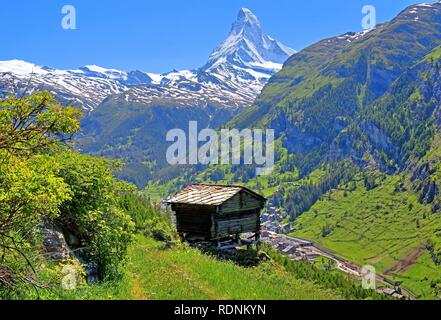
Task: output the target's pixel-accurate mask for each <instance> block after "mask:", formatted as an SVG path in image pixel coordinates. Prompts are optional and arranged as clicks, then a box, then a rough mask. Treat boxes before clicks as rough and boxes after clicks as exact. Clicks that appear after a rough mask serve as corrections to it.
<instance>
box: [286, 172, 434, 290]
mask: <svg viewBox="0 0 441 320" xmlns="http://www.w3.org/2000/svg"><path fill="white" fill-rule="evenodd" d="M403 181H404V183H403ZM376 182H377V183H378V184H379V186H378V187H376V188H374V189H371V190H367V189H366V188H365V187H364V184H363V183H362V181H359V182H357V184H356V189H355V190H353V191H350V190H349V189H347V188H345V187H342V188H341V189H339V190H334V191H332V192H331V193H329V194H327V195H325V196H323V197H322V199H321V200H320V201H318V202H317V203H316V204H315V205H314V206H313V207H312V208H311V209H310V210H309V211H307V212H306V213H305V214H303V215H302V216H301V217H299V218H298V219H297V221H296V225H295V228H296V231H295V233H294V235H296V236H300V237H304V238H307V239H311V240H315V241H316V242H317V243H318V244H320V245H321V246H323V247H326V248H329V249H331V250H334V251H335V252H336V253H337V254H338V255H340V256H342V257H344V258H346V259H348V260H351V261H354V262H356V263H357V264H359V265H367V264H368V265H373V266H375V267H376V268H377V271H378V272H380V273H384V274H386V275H387V276H388V277H389V278H392V279H396V280H398V281H403V286H404V287H407V288H409V289H411V290H412V291H413V292H414V293H415V294H416V295H419V296H421V297H422V298H435V297H436V291H434V290H433V289H432V288H431V285H432V282H433V281H435V282H436V281H437V279H439V278H440V276H439V275H440V274H441V273H440V272H441V266H436V265H435V263H434V262H433V261H432V259H431V257H430V254H429V251H428V250H427V249H426V245H427V243H428V241H429V240H431V239H433V237H434V235H435V234H436V232H437V231H438V230H439V229H440V228H441V219H440V217H439V214H436V213H432V211H431V207H430V206H427V205H422V204H420V203H419V201H418V195H417V194H413V193H412V192H411V191H409V190H408V188H409V186H408V185H406V184H407V183H405V180H404V178H403V176H384V177H382V178H377V181H376ZM351 187H353V186H351Z"/></svg>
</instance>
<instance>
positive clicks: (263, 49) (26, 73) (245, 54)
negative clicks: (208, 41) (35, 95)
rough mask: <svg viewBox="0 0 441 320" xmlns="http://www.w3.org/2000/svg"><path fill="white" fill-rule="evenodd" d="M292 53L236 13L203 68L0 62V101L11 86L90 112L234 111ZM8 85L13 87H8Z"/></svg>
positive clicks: (246, 13)
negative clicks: (110, 101) (123, 107)
mask: <svg viewBox="0 0 441 320" xmlns="http://www.w3.org/2000/svg"><path fill="white" fill-rule="evenodd" d="M294 52H295V51H294V50H292V49H291V48H289V47H287V46H285V45H283V44H281V43H280V42H278V41H276V40H274V39H273V38H271V37H270V36H268V35H266V34H265V33H264V32H263V30H262V27H261V23H260V21H259V19H258V18H257V17H256V16H255V15H254V14H253V13H252V12H251V10H249V9H246V8H242V9H240V11H239V14H238V16H237V19H236V21H235V22H234V23H233V25H232V27H231V30H230V33H229V35H228V37H227V38H226V39H225V40H224V41H223V42H222V43H221V45H220V46H219V47H218V48H217V49H216V50H214V52H213V53H212V54H211V56H210V57H209V60H208V63H207V64H206V65H205V66H204V67H202V68H199V69H196V70H179V71H178V70H173V71H172V72H169V73H165V74H154V73H146V72H141V71H131V72H126V71H121V70H118V69H109V68H103V67H100V66H98V65H94V64H91V65H86V66H83V67H80V68H78V69H75V70H58V69H54V68H49V67H45V66H40V65H36V64H32V63H28V62H25V61H20V60H11V61H0V95H1V94H4V93H7V92H11V91H12V90H15V89H16V86H15V85H14V83H16V84H20V85H21V86H23V87H27V86H28V84H29V87H30V88H31V89H32V90H49V91H50V92H52V93H54V94H55V95H57V97H58V98H59V99H61V100H62V101H63V102H66V103H70V104H72V105H76V106H78V107H81V108H83V109H84V110H86V111H88V112H89V111H93V110H94V109H95V108H96V107H98V106H99V105H100V104H101V103H102V102H103V101H104V100H105V99H106V98H109V97H110V96H115V97H116V98H115V99H116V100H118V97H123V98H122V99H119V100H118V101H123V102H124V103H128V102H136V103H141V102H142V103H145V104H151V103H159V102H161V104H164V103H169V104H172V105H175V106H177V105H179V106H181V105H189V106H195V107H197V106H204V105H205V106H207V105H210V104H215V105H216V106H218V107H219V106H220V107H223V108H232V109H237V108H240V107H245V106H248V105H250V104H251V103H252V102H253V101H254V99H255V98H256V96H257V95H258V94H259V93H260V91H261V90H262V88H263V86H264V85H265V84H266V83H267V81H268V80H269V78H270V77H271V76H272V75H273V74H274V73H275V72H277V71H278V70H280V69H281V68H282V63H284V62H285V60H287V59H288V58H289V56H290V55H292V54H293V53H294ZM11 78H12V79H13V80H14V81H13V83H12V82H11V81H10V80H11Z"/></svg>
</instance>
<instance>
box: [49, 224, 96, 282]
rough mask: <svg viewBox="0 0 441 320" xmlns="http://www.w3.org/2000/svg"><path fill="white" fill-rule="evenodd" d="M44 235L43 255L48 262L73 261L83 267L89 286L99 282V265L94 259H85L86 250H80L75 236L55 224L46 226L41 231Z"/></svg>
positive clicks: (78, 241)
mask: <svg viewBox="0 0 441 320" xmlns="http://www.w3.org/2000/svg"><path fill="white" fill-rule="evenodd" d="M41 232H42V235H43V248H42V249H43V255H44V257H45V258H46V259H48V260H55V261H63V260H73V261H75V262H76V263H78V265H81V266H82V267H83V269H84V272H85V277H86V281H87V283H88V284H94V283H97V282H98V281H99V277H98V268H99V267H98V264H97V263H96V262H95V261H93V260H92V259H88V258H85V256H86V254H85V250H84V248H80V240H79V239H78V237H76V236H75V235H73V234H71V233H69V232H63V230H62V229H61V228H60V227H58V226H56V225H53V224H49V223H47V224H45V226H44V227H43V228H42V229H41Z"/></svg>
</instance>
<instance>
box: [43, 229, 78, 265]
mask: <svg viewBox="0 0 441 320" xmlns="http://www.w3.org/2000/svg"><path fill="white" fill-rule="evenodd" d="M41 231H42V234H43V254H44V256H45V257H46V259H53V260H69V259H73V258H74V255H73V254H72V251H71V249H70V248H69V245H68V244H67V241H66V238H65V237H64V234H63V231H62V230H61V229H60V228H59V227H57V226H54V225H51V224H46V225H45V226H44V227H43V228H42V229H41Z"/></svg>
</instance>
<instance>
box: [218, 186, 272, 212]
mask: <svg viewBox="0 0 441 320" xmlns="http://www.w3.org/2000/svg"><path fill="white" fill-rule="evenodd" d="M264 205H265V202H264V201H262V200H260V199H257V198H256V197H255V196H253V195H251V194H249V193H248V192H246V191H241V192H239V193H238V194H236V195H235V196H234V197H232V198H231V199H229V200H227V201H226V202H225V203H224V204H222V205H221V206H220V207H219V213H220V214H221V215H223V214H228V213H231V212H240V211H249V210H256V209H259V210H261V209H263V207H264Z"/></svg>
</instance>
